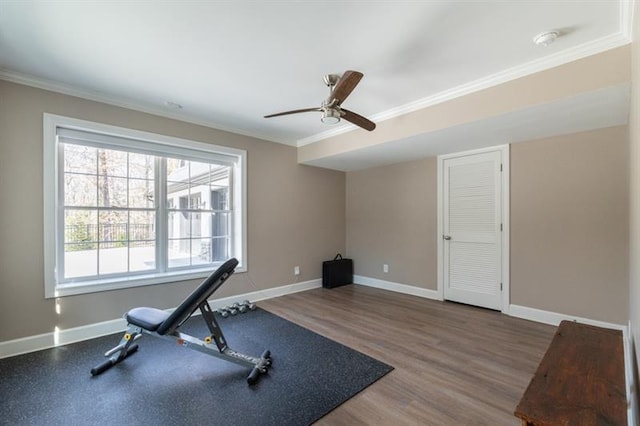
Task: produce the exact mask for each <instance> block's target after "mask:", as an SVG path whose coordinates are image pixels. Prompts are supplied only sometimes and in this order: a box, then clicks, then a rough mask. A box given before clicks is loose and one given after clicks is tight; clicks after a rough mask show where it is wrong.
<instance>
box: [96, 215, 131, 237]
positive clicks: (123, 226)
mask: <svg viewBox="0 0 640 426" xmlns="http://www.w3.org/2000/svg"><path fill="white" fill-rule="evenodd" d="M128 216H129V214H128V212H126V211H124V212H123V211H109V210H107V211H101V212H100V227H99V231H100V233H99V237H100V241H126V240H127V239H128V235H127V230H128V229H127V228H128V221H129V220H128ZM123 244H124V243H123Z"/></svg>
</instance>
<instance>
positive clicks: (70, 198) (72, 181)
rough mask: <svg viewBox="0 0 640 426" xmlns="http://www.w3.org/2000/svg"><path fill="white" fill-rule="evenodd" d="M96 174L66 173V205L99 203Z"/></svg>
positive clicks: (83, 205)
mask: <svg viewBox="0 0 640 426" xmlns="http://www.w3.org/2000/svg"><path fill="white" fill-rule="evenodd" d="M96 182H97V178H96V176H91V175H78V174H73V173H65V174H64V205H65V206H82V207H95V206H97V205H98V203H97V191H96Z"/></svg>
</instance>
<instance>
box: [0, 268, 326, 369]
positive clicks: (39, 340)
mask: <svg viewBox="0 0 640 426" xmlns="http://www.w3.org/2000/svg"><path fill="white" fill-rule="evenodd" d="M321 286H322V280H320V279H316V280H311V281H304V282H301V283H295V284H290V285H285V286H281V287H275V288H269V289H265V290H258V291H253V292H250V293H245V294H240V295H237V296H230V297H224V298H220V299H211V300H210V301H209V304H210V305H211V307H212V308H213V309H218V308H221V307H223V306H227V305H230V304H232V303H234V302H238V301H241V300H245V299H247V300H251V301H256V302H257V301H260V300H266V299H271V298H274V297H279V296H284V295H286V294H292V293H297V292H300V291H306V290H311V289H314V288H319V287H321ZM174 309H175V308H173V309H167V311H168V312H171V311H173V310H174ZM197 313H199V312H196V314H197ZM126 327H127V323H126V321H125V320H124V319H123V318H119V319H114V320H109V321H103V322H99V323H95V324H89V325H84V326H81V327H74V328H69V329H66V330H58V327H55V328H54V330H53V331H52V332H50V333H44V334H38V335H36V336H29V337H23V338H20V339H14V340H9V341H6V342H0V359H2V358H7V357H10V356H15V355H21V354H25V353H28V352H35V351H39V350H42V349H49V348H53V347H56V346H61V345H68V344H70V343H75V342H80V341H82V340H88V339H94V338H96V337H100V336H106V335H108V334H113V333H119V332H122V331H124V330H125V328H126Z"/></svg>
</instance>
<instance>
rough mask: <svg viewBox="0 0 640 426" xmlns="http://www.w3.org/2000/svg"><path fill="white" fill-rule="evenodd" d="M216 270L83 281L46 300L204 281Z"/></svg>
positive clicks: (240, 269) (57, 289)
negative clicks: (195, 280)
mask: <svg viewBox="0 0 640 426" xmlns="http://www.w3.org/2000/svg"><path fill="white" fill-rule="evenodd" d="M214 270H215V268H206V269H199V270H191V271H179V272H168V273H167V272H165V273H161V274H147V275H136V276H132V277H124V278H123V277H118V278H113V279H105V280H94V281H82V282H76V283H65V284H58V285H56V287H55V290H53V292H52V293H50V292H47V294H46V295H45V298H47V299H52V298H56V297H65V296H74V295H78V294H87V293H98V292H103V291H111V290H120V289H125V288H134V287H142V286H149V285H155V284H166V283H172V282H178V281H188V280H194V279H203V278H206V277H208V276H209V275H210V274H211V272H213V271H214ZM246 271H247V269H246V268H245V267H241V266H239V267H238V268H236V270H235V272H236V273H239V272H246Z"/></svg>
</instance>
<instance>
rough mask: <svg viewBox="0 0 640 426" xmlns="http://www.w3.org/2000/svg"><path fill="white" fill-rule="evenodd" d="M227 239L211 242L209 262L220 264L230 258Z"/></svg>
mask: <svg viewBox="0 0 640 426" xmlns="http://www.w3.org/2000/svg"><path fill="white" fill-rule="evenodd" d="M230 241H231V240H230V239H229V238H214V239H212V240H211V262H222V261H225V260H227V259H229V258H230V257H231V251H230Z"/></svg>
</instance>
